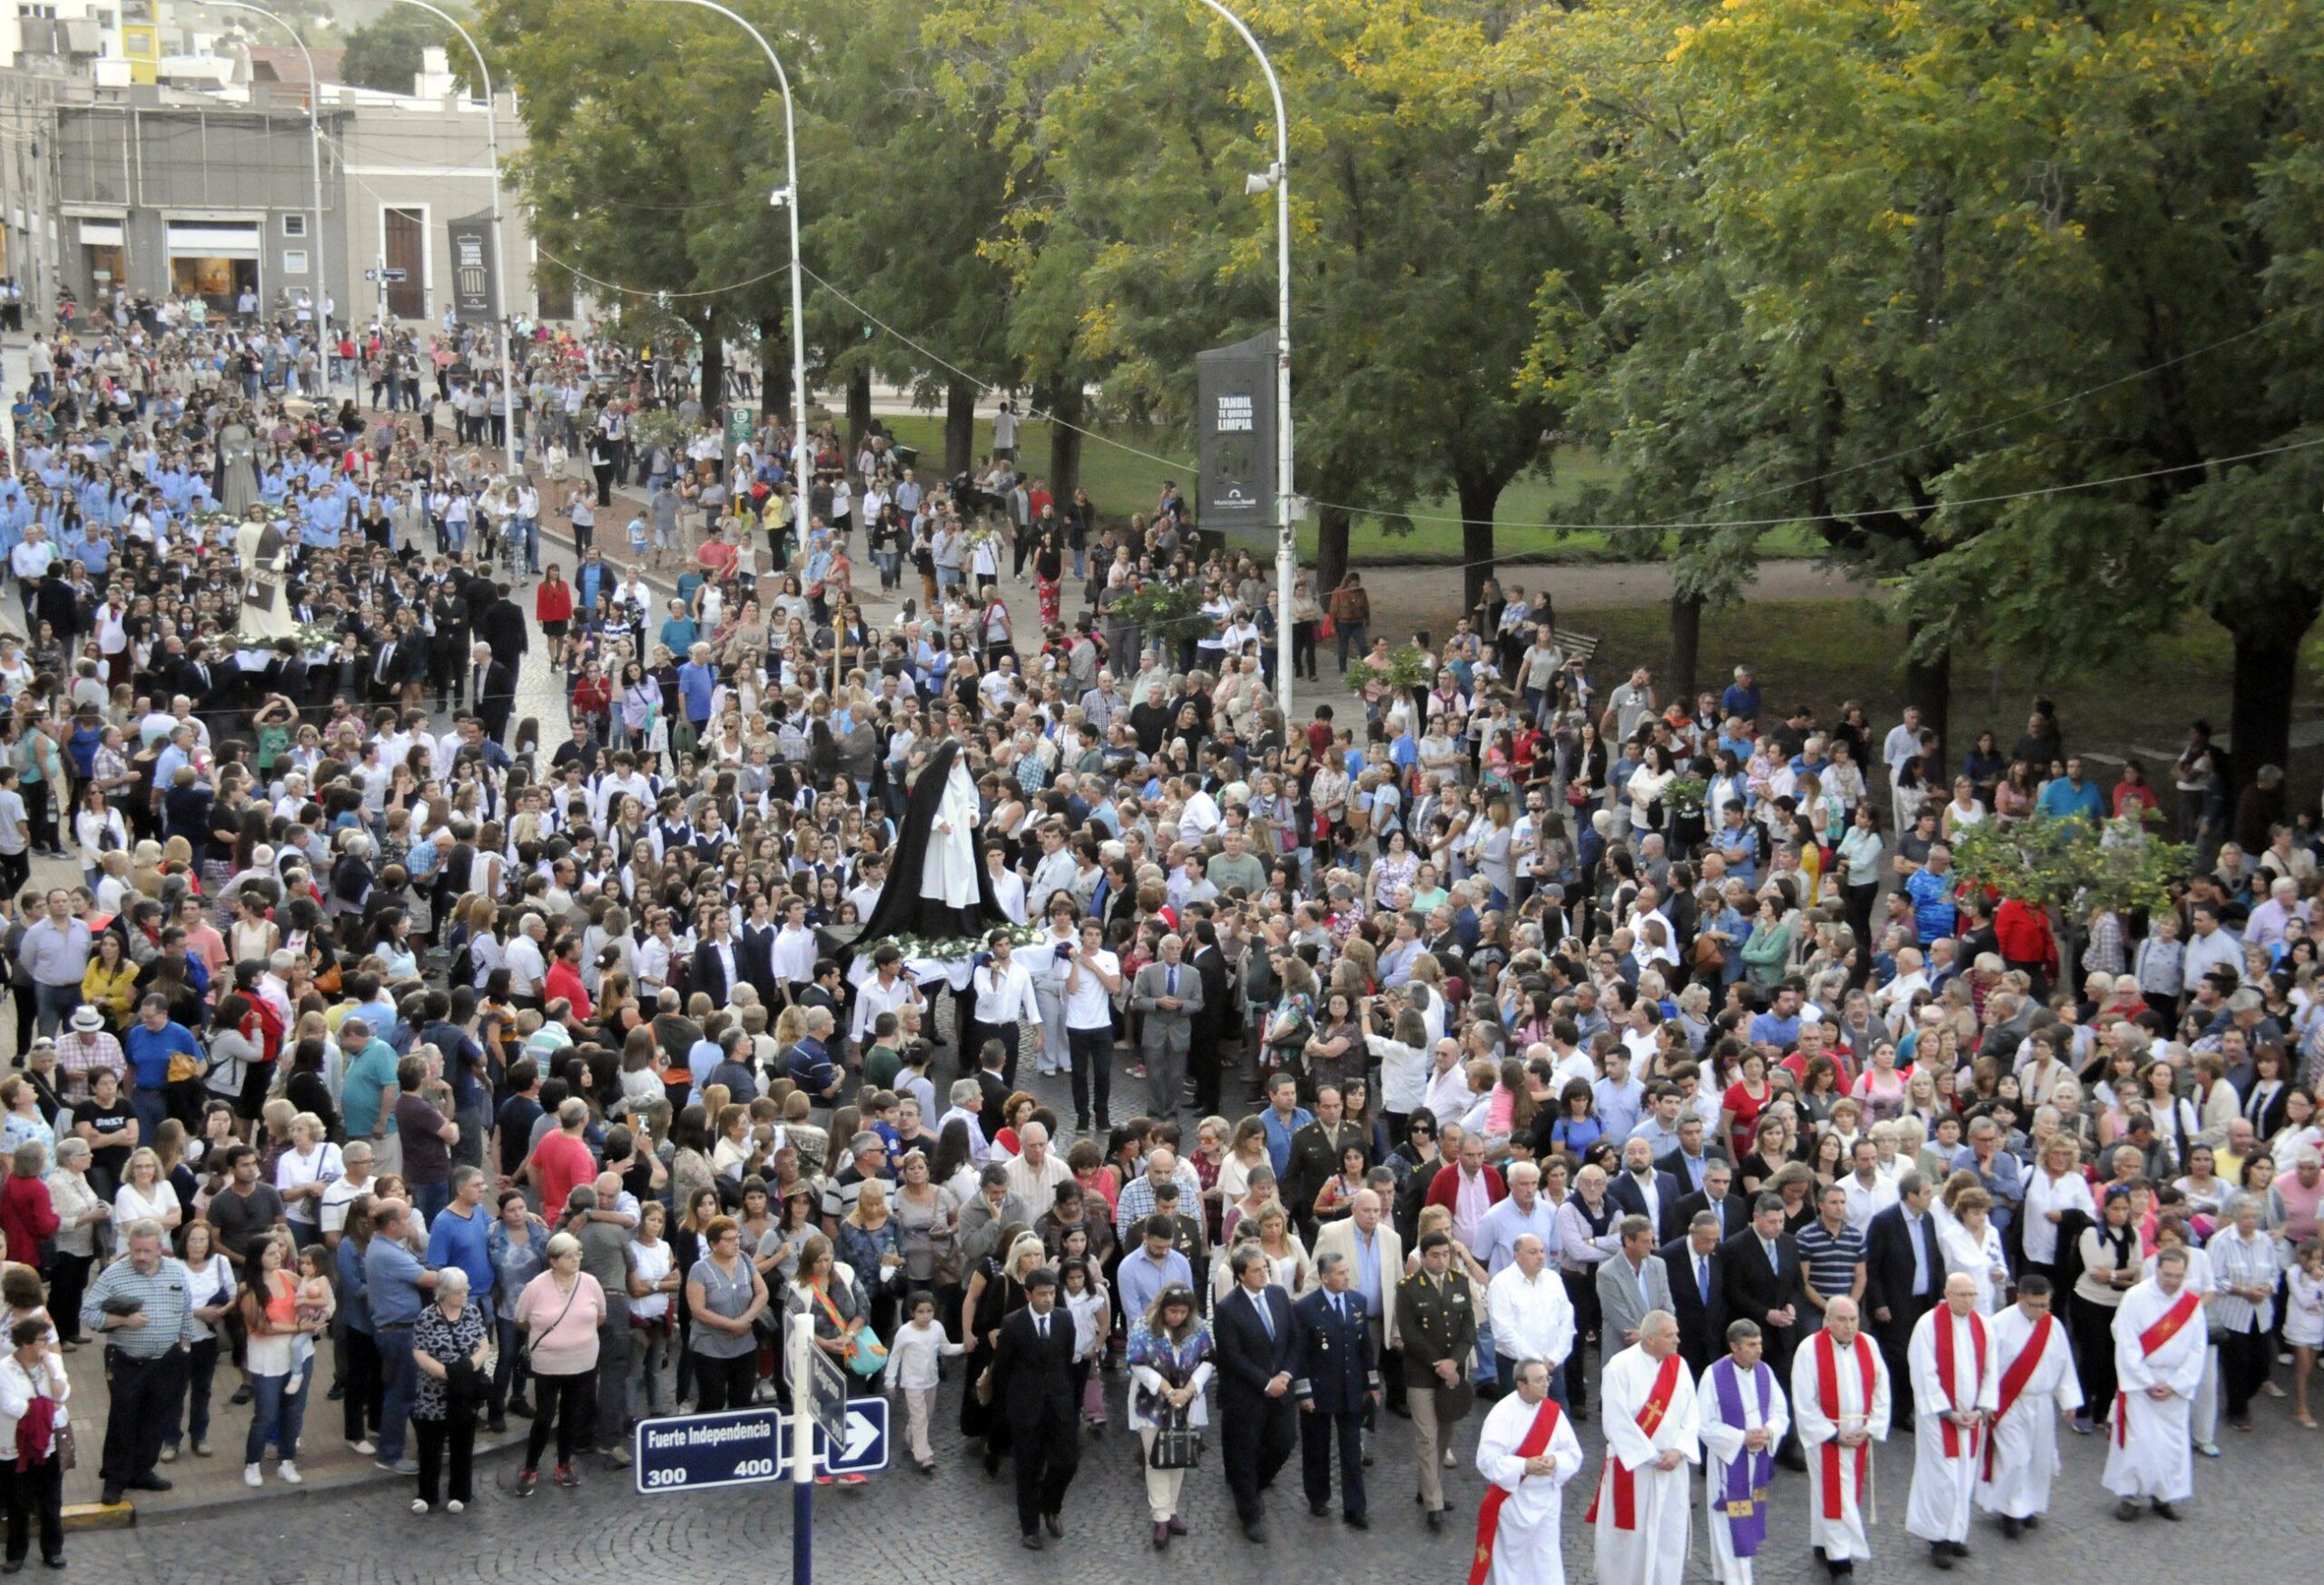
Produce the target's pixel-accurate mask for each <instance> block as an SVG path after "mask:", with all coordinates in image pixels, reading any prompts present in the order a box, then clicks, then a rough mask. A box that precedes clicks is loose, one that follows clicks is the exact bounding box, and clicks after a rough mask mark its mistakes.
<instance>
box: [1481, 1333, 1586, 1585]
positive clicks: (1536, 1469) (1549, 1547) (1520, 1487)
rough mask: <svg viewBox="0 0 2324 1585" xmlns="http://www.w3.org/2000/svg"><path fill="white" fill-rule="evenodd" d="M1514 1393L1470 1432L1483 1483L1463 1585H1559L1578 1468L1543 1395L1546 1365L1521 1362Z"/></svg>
mask: <svg viewBox="0 0 2324 1585" xmlns="http://www.w3.org/2000/svg"><path fill="white" fill-rule="evenodd" d="M1514 1379H1515V1383H1516V1386H1517V1391H1516V1392H1515V1393H1512V1394H1511V1395H1509V1396H1508V1397H1505V1398H1503V1399H1502V1401H1501V1402H1500V1403H1495V1404H1494V1405H1493V1406H1492V1413H1490V1414H1488V1415H1486V1416H1485V1423H1484V1428H1483V1430H1482V1431H1481V1432H1479V1433H1478V1436H1477V1473H1479V1474H1480V1475H1482V1476H1483V1477H1484V1478H1485V1482H1486V1485H1487V1487H1488V1488H1489V1489H1488V1490H1487V1491H1486V1492H1485V1500H1484V1504H1483V1506H1482V1508H1481V1509H1480V1510H1479V1511H1478V1513H1477V1551H1476V1555H1475V1558H1474V1559H1473V1560H1472V1562H1471V1564H1470V1568H1469V1585H1565V1558H1564V1556H1563V1554H1562V1553H1561V1551H1560V1550H1559V1548H1560V1543H1561V1538H1562V1532H1563V1530H1564V1524H1563V1520H1562V1516H1561V1509H1562V1507H1563V1503H1564V1498H1565V1483H1566V1482H1568V1481H1571V1480H1572V1479H1573V1477H1574V1475H1575V1473H1576V1472H1578V1471H1579V1470H1580V1469H1581V1442H1578V1441H1576V1440H1575V1439H1574V1434H1573V1423H1572V1422H1571V1420H1569V1419H1568V1418H1567V1417H1566V1415H1565V1413H1563V1412H1562V1411H1561V1410H1560V1409H1559V1408H1558V1406H1557V1403H1555V1401H1554V1400H1552V1399H1551V1397H1550V1367H1549V1365H1548V1364H1547V1363H1544V1362H1543V1361H1541V1360H1537V1359H1531V1360H1527V1361H1525V1362H1524V1363H1521V1364H1520V1365H1519V1366H1518V1367H1517V1370H1516V1373H1515V1378H1514Z"/></svg>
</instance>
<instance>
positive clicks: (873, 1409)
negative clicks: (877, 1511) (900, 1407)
mask: <svg viewBox="0 0 2324 1585" xmlns="http://www.w3.org/2000/svg"><path fill="white" fill-rule="evenodd" d="M846 1431H847V1436H846V1441H845V1444H844V1445H843V1446H842V1447H841V1448H840V1450H839V1451H838V1452H832V1448H831V1443H830V1442H829V1440H828V1439H827V1438H825V1436H824V1435H823V1428H822V1426H820V1425H819V1426H817V1427H815V1462H816V1464H817V1465H818V1466H819V1467H820V1468H821V1469H822V1472H823V1473H825V1474H827V1475H868V1474H872V1473H873V1472H877V1471H880V1470H884V1469H886V1468H887V1467H888V1401H887V1400H886V1399H885V1398H851V1399H849V1400H848V1403H847V1421H846ZM780 1436H781V1456H782V1458H783V1461H784V1462H786V1463H787V1462H789V1460H790V1458H791V1446H792V1442H791V1420H790V1417H789V1416H787V1415H786V1416H785V1417H784V1418H783V1428H782V1431H781V1433H780Z"/></svg>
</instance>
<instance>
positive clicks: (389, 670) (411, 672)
mask: <svg viewBox="0 0 2324 1585" xmlns="http://www.w3.org/2000/svg"><path fill="white" fill-rule="evenodd" d="M414 663H417V665H415V664H414ZM427 665H428V649H427V641H426V640H425V639H422V638H420V637H419V636H418V635H413V636H411V637H410V638H406V637H404V636H403V635H399V634H398V633H397V632H396V630H395V629H394V628H393V627H386V628H383V629H382V630H381V631H380V634H379V642H378V644H377V645H375V646H374V647H373V649H372V651H371V665H370V674H369V676H368V677H367V678H366V679H365V680H364V692H366V693H367V694H369V695H370V696H371V697H372V698H374V699H380V700H390V699H400V698H401V697H403V685H404V684H405V683H406V682H408V681H410V680H411V679H413V678H415V677H420V676H425V675H426V674H427Z"/></svg>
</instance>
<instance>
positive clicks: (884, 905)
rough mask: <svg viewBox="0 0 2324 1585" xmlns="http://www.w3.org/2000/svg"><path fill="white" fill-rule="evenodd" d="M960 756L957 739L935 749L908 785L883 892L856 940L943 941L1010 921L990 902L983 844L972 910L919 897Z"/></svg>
mask: <svg viewBox="0 0 2324 1585" xmlns="http://www.w3.org/2000/svg"><path fill="white" fill-rule="evenodd" d="M959 753H960V743H959V741H958V740H957V739H952V738H947V739H946V740H945V741H944V742H942V743H938V744H937V745H936V748H935V750H934V751H933V752H932V753H930V754H929V756H928V761H927V763H925V764H923V765H921V768H920V775H919V777H918V778H917V779H916V780H914V781H913V783H912V784H911V797H910V798H909V799H908V800H907V802H905V804H904V817H903V819H902V820H901V822H898V824H897V828H896V845H895V848H894V850H893V851H892V852H891V853H890V854H889V855H888V883H887V885H886V886H885V887H883V888H881V892H880V901H879V902H878V903H876V904H875V905H874V906H873V907H872V917H871V918H869V919H867V920H864V921H863V928H862V931H861V932H860V933H859V934H858V935H857V936H856V938H855V939H856V940H858V941H859V942H876V941H878V940H881V938H883V937H886V936H919V937H921V938H923V939H929V940H942V939H946V938H949V937H953V936H967V935H977V934H980V933H982V932H983V931H986V930H993V929H995V928H997V927H999V926H1001V925H1005V924H1008V923H1009V922H1010V920H1009V916H1008V915H1007V914H1005V913H1003V912H1001V911H1000V905H999V904H998V903H996V902H994V901H993V900H992V874H991V872H990V871H989V870H987V869H986V867H985V862H984V854H983V852H981V844H979V846H980V852H978V854H977V858H976V874H977V908H976V910H975V911H974V912H970V911H968V910H965V909H958V908H950V907H947V906H946V905H945V904H944V903H942V902H940V901H938V900H937V899H935V898H933V897H922V896H921V894H920V884H921V871H922V870H923V869H925V868H926V866H927V861H928V839H929V836H930V834H931V831H932V830H933V828H934V826H935V824H936V808H937V805H938V804H940V803H941V802H943V799H944V784H945V783H946V782H947V781H949V780H950V777H951V774H952V761H953V760H954V758H955V757H957V756H958V755H959Z"/></svg>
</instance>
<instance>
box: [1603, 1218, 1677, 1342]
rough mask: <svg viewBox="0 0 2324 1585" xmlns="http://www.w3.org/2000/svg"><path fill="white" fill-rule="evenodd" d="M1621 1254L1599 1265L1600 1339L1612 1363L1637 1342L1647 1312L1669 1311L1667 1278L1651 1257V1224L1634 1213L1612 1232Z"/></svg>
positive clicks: (1655, 1257)
mask: <svg viewBox="0 0 2324 1585" xmlns="http://www.w3.org/2000/svg"><path fill="white" fill-rule="evenodd" d="M1615 1230H1616V1231H1617V1232H1619V1233H1620V1235H1621V1238H1622V1252H1621V1253H1620V1255H1616V1256H1614V1258H1613V1259H1611V1260H1603V1261H1600V1262H1599V1263H1598V1305H1599V1309H1600V1313H1601V1314H1602V1315H1603V1317H1604V1319H1603V1320H1602V1321H1601V1322H1600V1331H1599V1336H1600V1337H1601V1338H1603V1339H1604V1340H1605V1357H1606V1358H1608V1359H1611V1358H1613V1357H1614V1355H1616V1354H1620V1353H1621V1352H1622V1350H1624V1349H1626V1348H1628V1347H1630V1345H1631V1344H1634V1343H1636V1342H1637V1341H1638V1328H1639V1323H1640V1321H1642V1320H1644V1319H1645V1318H1646V1314H1647V1312H1648V1311H1649V1310H1668V1309H1669V1308H1670V1274H1669V1272H1668V1271H1666V1270H1665V1269H1664V1268H1663V1265H1662V1257H1661V1256H1660V1255H1657V1254H1655V1253H1654V1224H1653V1223H1651V1222H1649V1221H1648V1220H1647V1219H1646V1218H1645V1217H1644V1216H1639V1215H1637V1214H1635V1213H1633V1214H1632V1215H1630V1216H1624V1217H1623V1218H1622V1219H1621V1222H1620V1225H1619V1226H1617V1228H1616V1229H1615Z"/></svg>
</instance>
